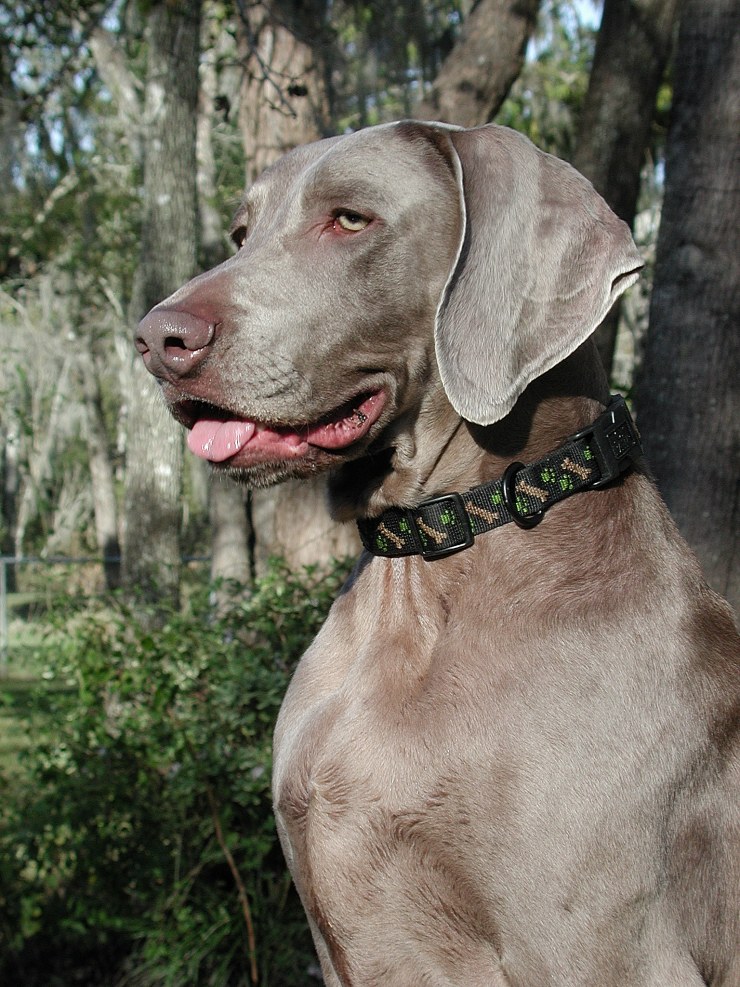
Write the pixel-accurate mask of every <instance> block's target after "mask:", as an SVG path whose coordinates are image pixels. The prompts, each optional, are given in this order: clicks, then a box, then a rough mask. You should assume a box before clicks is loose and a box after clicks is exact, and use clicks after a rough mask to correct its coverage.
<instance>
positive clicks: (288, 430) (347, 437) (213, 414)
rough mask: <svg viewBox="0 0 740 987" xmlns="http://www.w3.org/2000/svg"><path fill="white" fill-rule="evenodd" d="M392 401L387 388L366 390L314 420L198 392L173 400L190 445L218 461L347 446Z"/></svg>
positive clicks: (174, 411)
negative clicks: (257, 410) (268, 417)
mask: <svg viewBox="0 0 740 987" xmlns="http://www.w3.org/2000/svg"><path fill="white" fill-rule="evenodd" d="M386 402H387V392H386V391H385V389H383V388H379V389H375V390H365V391H362V392H360V393H358V394H357V395H355V397H353V398H351V399H350V400H349V401H345V402H343V403H342V404H341V405H338V406H336V407H335V408H334V409H333V410H332V411H330V412H328V413H326V414H324V415H322V416H321V417H320V418H318V419H317V420H315V421H313V422H300V423H284V422H268V421H262V420H260V419H257V418H252V417H248V416H245V415H244V413H243V412H236V411H232V410H231V409H229V408H226V407H222V406H218V405H214V404H211V403H210V402H207V401H202V400H198V399H194V398H182V399H180V400H178V401H177V402H175V403H174V404H173V405H172V406H171V411H172V414H173V416H174V417H175V418H176V419H177V420H178V421H179V422H180V423H181V424H183V425H185V427H186V428H188V429H189V430H190V434H189V435H188V447H189V448H190V451H191V452H193V453H194V454H195V455H197V456H199V457H200V458H202V459H206V460H208V461H210V462H212V463H228V465H239V464H240V462H241V461H245V462H246V461H248V460H249V461H251V460H260V461H265V460H269V459H275V460H277V459H280V458H286V459H295V458H301V457H302V456H306V455H308V454H310V450H311V449H312V448H313V449H316V450H318V451H324V452H329V453H330V452H334V451H344V450H345V449H347V448H349V447H350V446H352V445H354V444H355V443H356V442H359V441H360V440H361V439H362V438H364V437H365V436H366V435H367V433H368V432H369V431H370V429H371V428H372V426H373V425H374V424H375V422H376V421H377V420H378V419H379V418H380V416H381V414H382V411H383V409H384V407H385V405H386Z"/></svg>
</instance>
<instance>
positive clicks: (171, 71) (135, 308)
mask: <svg viewBox="0 0 740 987" xmlns="http://www.w3.org/2000/svg"><path fill="white" fill-rule="evenodd" d="M200 13H201V2H200V0H182V2H181V3H178V4H172V3H168V2H166V0H160V2H158V3H155V4H153V5H152V6H151V9H150V13H149V15H148V22H147V41H148V46H149V49H148V61H147V87H146V105H145V110H144V121H145V149H144V210H143V212H144V215H143V227H142V236H141V257H140V263H139V269H138V274H137V279H136V286H135V290H134V297H133V299H132V304H131V321H132V322H134V321H137V320H138V319H140V318H141V317H142V316H143V315H144V314H145V313H146V311H147V310H148V309H149V308H150V307H151V306H152V305H154V304H155V303H156V302H158V301H160V300H161V299H162V298H164V297H166V296H167V295H168V294H170V293H171V292H172V291H174V290H175V288H177V287H179V286H180V285H181V284H183V283H184V282H185V281H187V280H188V279H189V278H190V277H192V276H193V274H194V273H195V271H196V266H197V262H196V258H197V250H196V245H197V198H196V160H195V126H196V118H197V103H198V59H199V54H200ZM131 386H132V390H131V394H132V398H131V403H130V405H129V409H128V422H127V446H126V484H125V487H126V489H125V504H124V508H125V530H124V557H123V578H124V584H125V586H126V588H127V590H128V591H129V592H130V593H131V594H133V595H137V596H138V595H142V596H143V597H145V598H146V599H148V600H150V601H153V602H155V603H157V602H163V603H170V604H175V603H176V602H177V599H178V592H179V578H180V554H181V549H180V523H181V516H182V509H181V489H182V475H181V474H182V446H183V441H182V430H181V428H180V426H178V425H177V424H176V423H175V422H174V420H173V419H172V418H171V417H170V415H169V414H168V413H167V412H166V410H165V408H164V405H163V402H162V401H161V400H160V399H159V394H158V393H157V387H156V384H155V383H154V381H153V380H152V378H151V377H150V376H149V374H148V373H147V372H146V370H145V368H144V366H143V364H142V363H141V361H140V360H137V361H135V362H134V365H133V372H132V385H131Z"/></svg>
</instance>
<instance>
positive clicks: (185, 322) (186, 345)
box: [135, 308, 216, 377]
mask: <svg viewBox="0 0 740 987" xmlns="http://www.w3.org/2000/svg"><path fill="white" fill-rule="evenodd" d="M215 331H216V327H215V324H214V323H213V322H207V321H206V320H205V319H201V318H199V317H198V316H197V315H193V314H192V313H190V312H184V311H178V310H175V309H157V308H155V309H152V311H151V312H149V314H148V315H146V316H145V317H144V318H143V319H142V320H141V322H140V323H139V328H138V331H137V334H136V339H135V345H136V349H137V350H138V352H139V354H140V355H141V357H142V358H143V360H144V363H145V364H146V367H147V368H148V369H149V370H150V371H151V372H152V373H153V374H156V375H157V376H159V377H172V376H173V375H174V376H182V375H184V374H187V373H189V372H190V371H192V370H194V369H195V368H196V367H197V366H198V364H200V363H201V362H202V360H203V359H205V357H206V355H207V353H208V348H209V345H210V343H211V342H212V340H213V337H214V334H215Z"/></svg>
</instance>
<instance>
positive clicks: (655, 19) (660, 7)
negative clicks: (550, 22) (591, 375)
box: [573, 0, 677, 372]
mask: <svg viewBox="0 0 740 987" xmlns="http://www.w3.org/2000/svg"><path fill="white" fill-rule="evenodd" d="M676 7H677V0H606V2H605V4H604V14H603V17H602V20H601V27H600V29H599V35H598V38H597V41H596V52H595V54H594V64H593V68H592V70H591V76H590V78H589V84H588V92H587V93H586V99H585V102H584V104H583V109H582V111H581V116H580V121H579V127H578V136H577V139H576V152H575V155H574V156H573V164H574V166H575V167H576V168H577V169H578V170H579V171H580V172H582V174H584V175H585V176H586V178H588V179H590V181H591V182H592V183H593V185H594V187H595V188H596V190H597V191H598V192H600V193H601V195H603V196H604V198H605V199H606V201H607V202H608V203H609V205H610V206H611V207H612V209H613V210H614V212H615V213H616V214H617V215H618V216H620V217H621V218H622V219H623V220H624V221H625V222H626V223H628V224H629V226H632V224H633V222H634V219H635V211H636V208H637V196H638V193H639V190H640V172H641V170H642V165H643V162H644V160H645V151H646V149H647V148H648V146H649V141H650V131H651V127H652V122H653V111H654V108H655V102H656V98H657V94H658V88H659V86H660V84H661V81H662V79H663V75H664V73H665V68H666V64H667V61H668V58H669V55H670V52H671V46H672V41H673V27H674V22H675V15H676ZM618 322H619V308H618V306H615V308H614V309H613V310H612V312H611V313H610V315H609V316H608V317H607V318H606V319H605V321H604V322H603V323H602V325H601V326H600V327H599V329H598V330H597V333H596V343H597V346H598V347H599V353H600V355H601V358H602V361H603V363H604V366H605V367H606V369H607V372H609V370H610V368H611V365H612V360H613V356H614V344H615V342H616V337H617V325H618Z"/></svg>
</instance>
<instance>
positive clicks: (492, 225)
mask: <svg viewBox="0 0 740 987" xmlns="http://www.w3.org/2000/svg"><path fill="white" fill-rule="evenodd" d="M445 132H446V134H447V135H448V136H449V140H450V141H451V143H452V146H453V148H454V151H455V153H456V155H457V158H458V161H459V169H457V171H458V181H459V183H460V192H461V198H462V200H463V203H464V205H463V208H464V211H465V233H464V240H463V242H462V245H461V249H460V253H459V256H458V260H457V263H456V265H455V267H454V269H453V271H452V273H451V275H450V278H449V280H448V283H447V287H446V289H445V292H444V295H443V297H442V300H441V302H440V305H439V310H438V313H437V324H436V328H435V346H436V352H437V361H438V363H439V368H440V373H441V377H442V383H443V385H444V388H445V391H446V392H447V396H448V398H449V400H450V402H451V404H452V405H453V407H454V408H455V410H456V411H457V412H458V414H460V415H462V417H463V418H466V419H467V420H468V421H471V422H475V423H477V424H480V425H489V424H491V423H492V422H495V421H498V420H499V419H500V418H503V417H504V416H505V415H506V414H508V412H509V411H510V410H511V408H512V406H513V405H514V403H515V401H516V400H517V398H518V397H519V395H520V394H521V393H522V391H523V390H524V389H525V387H526V386H527V385H528V384H529V383H530V381H532V380H534V379H535V378H536V377H539V376H540V374H543V373H545V371H547V370H549V369H550V368H551V367H553V366H555V364H556V363H559V362H560V361H561V360H564V359H565V358H566V357H567V356H568V355H569V354H570V353H572V352H573V351H574V350H575V349H576V348H577V347H578V346H580V344H581V343H582V342H583V341H584V340H585V339H586V338H587V337H588V336H589V335H590V334H591V333H592V332H593V331H594V329H595V328H596V327H597V326H598V325H599V323H600V322H601V321H602V319H603V318H604V317H605V315H606V314H607V312H608V311H609V309H610V308H611V306H612V304H613V303H614V302H615V300H616V299H617V298H618V297H619V295H621V294H622V292H623V291H624V290H625V289H626V288H628V287H629V285H631V284H632V283H633V282H634V281H635V280H636V278H637V274H638V271H639V269H640V268H641V267H642V260H641V259H640V256H639V254H638V253H637V249H636V247H635V245H634V243H633V241H632V237H631V235H630V231H629V229H628V227H627V225H626V223H623V222H622V221H621V220H620V219H618V217H617V216H615V215H614V213H613V212H612V211H611V210H610V209H609V207H608V206H607V204H606V203H605V202H604V200H603V199H602V198H601V196H600V195H598V194H597V192H596V191H595V189H594V188H593V186H592V185H591V183H590V182H588V181H587V180H586V179H585V178H584V177H583V176H582V175H580V174H579V173H578V172H577V171H575V169H574V168H572V167H571V166H570V165H568V164H566V163H565V162H564V161H560V160H559V159H558V158H554V157H552V155H549V154H545V153H544V152H542V151H539V150H538V149H537V148H536V147H535V146H534V144H532V143H531V141H529V140H528V139H527V138H526V137H523V136H522V135H521V134H517V133H516V132H515V131H513V130H509V129H507V128H505V127H497V126H495V125H489V126H485V127H480V128H477V129H474V130H456V129H452V128H450V129H446V131H445Z"/></svg>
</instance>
